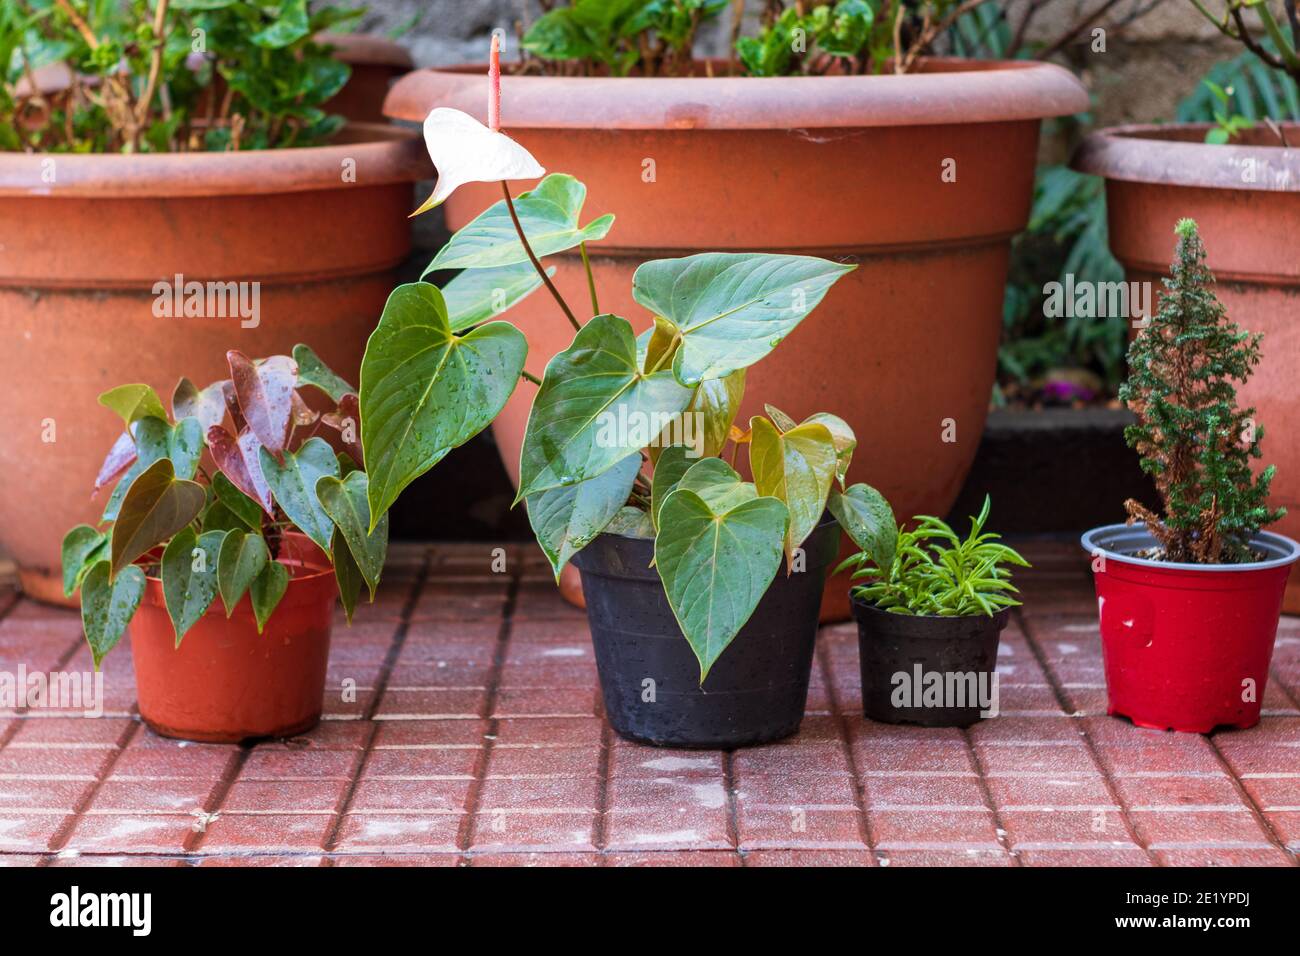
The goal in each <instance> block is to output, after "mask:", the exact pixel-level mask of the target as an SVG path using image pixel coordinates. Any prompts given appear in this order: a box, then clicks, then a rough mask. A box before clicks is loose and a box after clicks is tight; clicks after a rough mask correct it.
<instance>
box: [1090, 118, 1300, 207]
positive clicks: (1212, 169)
mask: <svg viewBox="0 0 1300 956" xmlns="http://www.w3.org/2000/svg"><path fill="white" fill-rule="evenodd" d="M1213 126H1214V124H1213V123H1164V124H1133V125H1129V126H1112V127H1108V128H1106V129H1102V130H1098V131H1097V132H1095V133H1092V134H1091V135H1090V136H1088V138H1087V139H1085V140H1084V141H1083V143H1082V144H1080V146H1079V148H1078V150H1076V151H1075V154H1074V157H1073V158H1072V159H1071V160H1070V165H1071V167H1072V168H1074V169H1077V170H1078V171H1079V172H1083V173H1091V174H1093V175H1095V176H1104V177H1105V178H1107V179H1115V180H1119V181H1121V182H1130V183H1146V184H1149V185H1156V186H1194V187H1200V188H1203V189H1233V190H1257V191H1265V192H1300V148H1297V147H1292V148H1289V149H1288V148H1287V147H1284V146H1268V145H1253V144H1248V143H1243V144H1236V143H1233V144H1225V145H1222V146H1216V145H1212V144H1209V143H1205V142H1201V141H1200V140H1201V139H1203V138H1204V135H1205V132H1206V131H1207V130H1209V129H1211V128H1213ZM1281 126H1282V128H1283V129H1284V130H1287V131H1289V132H1291V133H1292V134H1293V138H1294V140H1295V141H1296V142H1297V143H1300V123H1283V124H1281ZM1247 159H1249V160H1254V161H1255V163H1256V177H1255V181H1254V182H1243V181H1242V161H1243V160H1247Z"/></svg>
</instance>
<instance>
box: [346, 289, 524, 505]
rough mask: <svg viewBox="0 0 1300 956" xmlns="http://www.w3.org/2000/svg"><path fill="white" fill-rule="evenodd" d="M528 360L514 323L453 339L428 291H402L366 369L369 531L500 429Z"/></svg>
mask: <svg viewBox="0 0 1300 956" xmlns="http://www.w3.org/2000/svg"><path fill="white" fill-rule="evenodd" d="M527 355H528V340H527V339H526V338H524V335H523V333H522V332H520V331H519V330H518V329H516V328H515V327H514V326H512V325H509V324H508V323H506V322H489V323H488V324H486V325H481V326H479V327H478V328H476V329H475V330H474V331H472V332H469V333H468V334H466V335H463V336H457V335H453V334H452V331H451V326H450V325H449V324H448V321H447V309H446V306H445V305H444V303H443V300H442V294H441V293H440V292H439V291H438V290H437V289H436V288H434V287H433V286H431V285H429V284H428V283H425V282H414V283H409V284H407V285H401V286H398V287H397V288H396V289H394V290H393V293H392V295H390V296H389V297H388V302H387V304H386V305H385V306H384V314H383V316H382V317H381V318H380V319H379V326H378V327H377V328H376V329H375V331H374V332H373V333H371V336H370V341H369V342H368V343H367V344H366V354H365V358H363V359H362V361H361V401H360V411H361V423H362V427H361V444H362V448H363V457H364V459H365V463H366V470H367V472H368V473H369V475H370V485H369V489H370V490H369V498H370V523H371V529H370V530H374V525H375V523H376V522H378V521H379V519H380V518H381V517H383V515H384V513H385V512H386V511H388V508H389V506H391V505H392V503H393V502H394V501H396V500H397V496H398V495H399V494H400V493H401V491H402V489H403V488H405V487H406V486H407V485H409V484H410V483H411V482H412V481H414V480H415V479H416V478H418V477H420V475H422V474H424V473H425V472H426V471H428V470H429V469H430V468H432V467H433V466H434V465H436V464H437V463H438V462H439V461H441V460H442V459H443V457H444V456H445V455H446V454H447V453H448V452H449V451H451V450H452V449H453V448H456V447H457V446H459V445H462V444H464V443H465V442H467V441H469V440H470V439H471V438H473V437H474V436H475V435H477V434H478V433H479V432H481V431H482V430H483V429H484V428H486V427H487V426H488V425H489V424H491V422H492V420H493V419H494V418H496V416H497V414H498V413H499V412H500V411H501V409H502V408H504V407H505V404H506V400H507V399H509V398H510V395H511V393H512V392H514V390H515V386H516V385H517V384H518V383H519V375H520V373H521V372H522V371H523V369H524V359H525V358H526V357H527Z"/></svg>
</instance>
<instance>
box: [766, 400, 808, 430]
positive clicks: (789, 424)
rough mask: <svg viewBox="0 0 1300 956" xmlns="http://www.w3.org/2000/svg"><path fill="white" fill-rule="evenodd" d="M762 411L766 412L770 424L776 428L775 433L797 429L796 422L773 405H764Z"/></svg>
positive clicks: (797, 424)
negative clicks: (770, 421)
mask: <svg viewBox="0 0 1300 956" xmlns="http://www.w3.org/2000/svg"><path fill="white" fill-rule="evenodd" d="M763 410H764V411H765V412H767V417H768V418H770V419H771V420H772V424H773V425H775V426H776V430H777V431H780V432H788V431H790V430H791V429H792V428H798V427H799V423H798V422H796V421H795V420H794V419H793V418H791V417H790V416H789V415H787V414H786V413H785V412H783V411H781V409H779V408H777V407H776V406H775V405H767V404H764V405H763Z"/></svg>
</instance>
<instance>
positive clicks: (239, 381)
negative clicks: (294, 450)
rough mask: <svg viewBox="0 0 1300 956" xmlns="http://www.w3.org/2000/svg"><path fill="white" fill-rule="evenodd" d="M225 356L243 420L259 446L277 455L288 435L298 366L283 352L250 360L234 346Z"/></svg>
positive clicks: (282, 449)
mask: <svg viewBox="0 0 1300 956" xmlns="http://www.w3.org/2000/svg"><path fill="white" fill-rule="evenodd" d="M226 360H227V362H229V363H230V380H231V381H232V382H233V383H234V387H235V398H236V399H237V400H238V402H239V410H240V411H241V412H242V413H243V415H244V420H245V421H247V422H248V427H249V429H250V430H251V431H252V433H253V434H254V435H256V436H257V440H258V441H259V442H261V443H262V447H263V448H265V449H266V450H267V451H269V452H271V455H272V457H279V455H280V453H281V452H283V451H284V446H285V442H286V441H287V440H288V437H289V418H290V416H291V415H292V413H293V389H294V385H295V384H297V381H298V366H297V365H296V364H295V362H294V361H293V359H291V358H289V357H288V356H287V355H272V356H271V357H270V358H268V359H263V360H262V361H261V362H253V361H252V360H251V359H250V358H249V357H248V356H247V355H245V354H244V353H243V352H240V351H238V350H236V349H231V350H230V351H229V352H227V353H226Z"/></svg>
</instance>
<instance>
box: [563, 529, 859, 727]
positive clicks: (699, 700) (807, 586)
mask: <svg viewBox="0 0 1300 956" xmlns="http://www.w3.org/2000/svg"><path fill="white" fill-rule="evenodd" d="M839 537H840V531H839V526H838V525H836V524H835V523H834V522H833V521H829V522H823V523H822V524H821V525H820V526H818V528H817V529H816V530H815V531H814V532H813V533H812V535H811V536H810V537H809V538H808V540H807V541H806V542H805V544H804V553H805V555H806V558H807V565H806V569H805V570H804V571H801V572H797V573H794V574H790V575H788V576H787V575H786V573H785V569H784V568H782V569H781V570H779V571H778V572H777V576H776V578H775V580H773V582H772V584H771V586H770V587H769V588H768V591H767V593H766V594H765V595H764V596H763V599H762V600H761V601H760V602H759V604H758V607H757V609H756V610H755V611H754V614H753V616H752V617H750V619H749V622H748V623H747V624H746V625H745V626H744V627H743V628H741V630H740V633H739V634H737V635H736V638H735V640H734V641H733V642H732V643H731V645H730V646H729V647H728V648H727V650H726V651H724V652H723V654H722V656H721V657H720V658H718V660H717V662H716V663H715V664H714V665H713V668H712V669H711V670H710V671H709V676H708V679H707V680H706V681H705V683H704V686H703V687H701V686H700V665H699V662H698V661H697V660H696V659H695V655H694V654H693V653H692V652H691V648H690V645H689V644H687V643H686V638H685V637H684V636H683V635H682V632H681V629H680V628H679V627H678V625H677V619H676V618H675V617H674V616H673V611H672V608H671V607H670V606H669V604H668V599H667V597H666V596H665V595H664V590H663V584H662V582H660V580H659V574H658V572H657V571H655V569H654V568H653V567H651V566H650V562H651V560H652V559H653V557H654V542H653V541H651V540H650V539H648V538H626V537H623V536H621V535H612V534H602V535H601V536H600V537H598V538H597V539H596V540H595V541H593V542H592V543H591V544H589V545H587V547H586V548H584V549H583V550H582V551H580V552H579V553H578V554H577V555H576V556H575V557H574V559H573V560H574V562H575V563H576V564H577V565H578V568H579V570H580V571H581V572H582V582H583V588H584V592H585V594H586V598H587V620H588V622H589V623H590V625H591V640H592V644H593V645H594V647H595V652H596V667H597V669H598V671H599V672H600V685H601V690H602V692H603V693H604V698H605V716H606V717H607V718H608V720H609V722H610V724H611V726H613V728H614V730H615V731H617V732H618V733H619V735H620V736H623V737H626V738H627V739H628V740H635V741H638V742H640V743H646V744H654V745H656V746H661V747H697V748H721V749H730V748H733V747H746V746H749V745H751V744H761V743H767V742H769V741H773V740H780V739H781V738H782V737H788V736H789V735H790V734H793V733H795V732H796V731H797V730H798V729H799V723H800V721H801V720H802V719H803V713H804V706H805V704H806V703H807V698H808V677H809V673H810V671H811V669H812V658H813V647H814V644H815V643H816V638H817V609H818V606H819V604H820V601H821V592H822V584H823V581H824V580H825V577H826V573H827V571H828V570H829V568H830V566H831V562H832V561H833V560H834V558H835V555H836V553H837V549H838V547H839Z"/></svg>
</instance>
